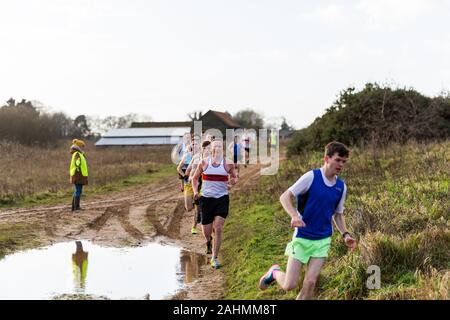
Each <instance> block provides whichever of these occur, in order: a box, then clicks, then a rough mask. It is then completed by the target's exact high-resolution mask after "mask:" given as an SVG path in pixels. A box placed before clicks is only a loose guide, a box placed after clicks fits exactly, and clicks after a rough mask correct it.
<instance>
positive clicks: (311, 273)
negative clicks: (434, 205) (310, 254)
mask: <svg viewBox="0 0 450 320" xmlns="http://www.w3.org/2000/svg"><path fill="white" fill-rule="evenodd" d="M324 264H325V258H311V259H310V260H309V263H308V269H307V270H306V274H305V279H304V280H303V286H302V290H301V291H300V293H299V294H298V296H297V300H308V299H312V298H313V296H314V289H315V287H316V283H317V279H318V278H319V274H320V270H322V267H323V265H324Z"/></svg>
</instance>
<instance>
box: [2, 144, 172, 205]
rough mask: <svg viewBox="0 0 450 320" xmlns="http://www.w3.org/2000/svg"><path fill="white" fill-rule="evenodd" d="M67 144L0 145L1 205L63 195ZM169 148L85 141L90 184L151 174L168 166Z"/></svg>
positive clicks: (66, 186) (66, 179)
mask: <svg viewBox="0 0 450 320" xmlns="http://www.w3.org/2000/svg"><path fill="white" fill-rule="evenodd" d="M69 146H70V141H62V142H61V143H60V144H59V145H58V147H56V148H53V149H42V148H39V147H25V146H22V145H19V144H15V143H6V142H0V153H1V155H2V161H0V205H2V204H11V203H14V202H16V201H17V200H21V199H24V198H26V197H28V196H30V195H35V194H46V193H61V192H62V193H65V192H68V191H69V190H71V188H72V186H71V184H70V183H69V165H70V160H71V155H70V153H69ZM171 148H172V147H170V146H154V147H114V148H96V147H95V146H94V143H93V142H87V146H86V157H87V161H88V168H89V185H90V186H93V187H96V186H103V185H107V184H109V183H112V182H114V181H117V180H119V179H124V178H127V177H130V176H134V175H140V174H145V173H151V172H153V171H155V170H157V167H158V166H159V165H161V164H169V163H170V150H171Z"/></svg>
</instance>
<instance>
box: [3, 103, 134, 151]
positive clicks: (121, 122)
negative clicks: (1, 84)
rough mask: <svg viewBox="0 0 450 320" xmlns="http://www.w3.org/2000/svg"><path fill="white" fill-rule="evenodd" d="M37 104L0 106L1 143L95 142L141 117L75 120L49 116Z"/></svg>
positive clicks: (83, 118) (64, 116)
mask: <svg viewBox="0 0 450 320" xmlns="http://www.w3.org/2000/svg"><path fill="white" fill-rule="evenodd" d="M36 104H37V103H33V102H31V101H27V100H25V99H22V100H21V101H20V102H16V100H14V99H13V98H11V99H9V100H8V101H7V102H6V104H5V105H3V106H0V141H2V140H3V141H9V142H17V143H20V144H23V145H39V146H52V145H56V144H57V142H58V141H59V140H60V139H65V138H84V139H95V138H97V137H99V136H100V135H101V134H102V133H104V132H106V131H107V130H109V129H111V128H126V127H129V126H130V124H131V122H133V121H136V119H137V118H138V115H136V114H127V115H125V116H121V117H115V116H109V117H105V118H100V117H89V116H86V115H79V116H77V117H75V118H74V119H72V118H70V117H69V116H67V115H66V114H65V113H63V112H48V111H45V110H44V108H42V107H39V106H36Z"/></svg>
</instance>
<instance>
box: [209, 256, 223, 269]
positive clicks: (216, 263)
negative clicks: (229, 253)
mask: <svg viewBox="0 0 450 320" xmlns="http://www.w3.org/2000/svg"><path fill="white" fill-rule="evenodd" d="M221 266H222V265H221V264H220V262H219V259H217V258H216V257H212V258H211V267H213V268H214V269H219V268H220V267H221Z"/></svg>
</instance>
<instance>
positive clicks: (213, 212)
mask: <svg viewBox="0 0 450 320" xmlns="http://www.w3.org/2000/svg"><path fill="white" fill-rule="evenodd" d="M229 205H230V197H229V196H228V195H224V196H222V197H220V198H217V199H216V198H206V197H203V196H202V197H201V198H200V209H201V211H202V224H203V225H206V224H211V223H213V221H214V218H215V217H216V216H220V217H222V218H224V219H225V218H226V217H227V216H228V207H229Z"/></svg>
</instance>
